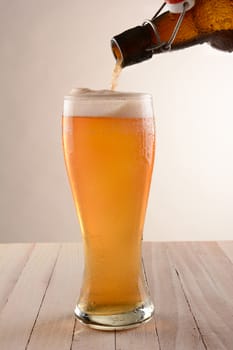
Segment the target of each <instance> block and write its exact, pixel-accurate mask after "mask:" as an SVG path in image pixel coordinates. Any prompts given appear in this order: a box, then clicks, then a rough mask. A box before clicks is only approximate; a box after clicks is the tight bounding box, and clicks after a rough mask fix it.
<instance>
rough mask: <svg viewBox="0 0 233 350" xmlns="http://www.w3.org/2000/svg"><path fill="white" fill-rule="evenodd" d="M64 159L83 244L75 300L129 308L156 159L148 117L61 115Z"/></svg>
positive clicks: (136, 290)
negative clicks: (81, 273) (81, 276)
mask: <svg viewBox="0 0 233 350" xmlns="http://www.w3.org/2000/svg"><path fill="white" fill-rule="evenodd" d="M63 145H64V154H65V161H66V166H67V171H68V175H69V179H70V182H71V188H72V192H73V197H74V201H75V205H76V208H77V212H78V216H79V220H80V223H81V228H82V234H83V240H84V244H85V272H84V279H83V287H82V291H81V296H80V300H79V307H80V308H81V309H82V310H84V311H85V312H91V313H92V314H93V313H96V314H111V313H117V312H118V311H119V312H122V311H124V310H125V311H127V310H130V309H133V308H135V306H137V305H138V304H140V302H141V301H142V300H143V298H146V297H145V295H146V291H145V290H144V286H143V283H142V271H141V239H142V231H143V225H144V218H145V211H146V206H147V200H148V193H149V187H150V182H151V174H152V168H153V162H154V147H155V132H154V122H153V118H124V117H117V118H114V117H63Z"/></svg>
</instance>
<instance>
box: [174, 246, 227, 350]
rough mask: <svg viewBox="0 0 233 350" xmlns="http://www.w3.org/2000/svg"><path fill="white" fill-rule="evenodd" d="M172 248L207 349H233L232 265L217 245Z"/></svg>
mask: <svg viewBox="0 0 233 350" xmlns="http://www.w3.org/2000/svg"><path fill="white" fill-rule="evenodd" d="M168 247H169V252H170V254H171V257H172V260H173V263H174V266H175V268H176V270H177V274H178V276H179V279H180V283H181V285H182V288H183V291H184V294H185V297H186V299H187V302H188V304H189V307H190V312H191V314H192V315H193V318H194V320H195V322H196V324H197V327H198V329H199V332H200V336H201V338H202V340H203V343H204V345H205V348H206V349H211V350H215V349H216V350H223V349H224V350H230V349H232V340H233V338H232V334H233V314H232V312H231V311H232V306H231V305H232V301H231V298H230V299H229V298H228V296H230V295H232V293H233V289H231V288H232V286H231V283H229V279H232V276H233V271H232V264H231V263H230V262H229V260H228V261H227V259H226V257H225V256H224V255H223V254H221V252H220V249H219V248H218V247H217V245H216V243H202V244H200V243H192V244H191V243H189V244H187V243H179V244H176V245H175V244H169V245H168ZM220 270H222V276H221V277H220V274H221V273H220ZM218 278H220V280H218ZM228 288H230V289H228Z"/></svg>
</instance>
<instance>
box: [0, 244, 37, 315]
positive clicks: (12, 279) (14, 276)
mask: <svg viewBox="0 0 233 350" xmlns="http://www.w3.org/2000/svg"><path fill="white" fill-rule="evenodd" d="M33 247H34V245H33V244H8V245H7V244H1V245H0V249H1V254H0V312H1V310H2V308H3V306H4V305H5V304H6V303H7V300H8V298H9V295H10V293H11V292H12V290H13V289H14V286H15V284H16V282H17V280H18V278H19V276H20V274H21V272H22V270H23V268H24V266H25V264H26V263H27V260H28V259H29V257H30V254H31V252H32V249H33Z"/></svg>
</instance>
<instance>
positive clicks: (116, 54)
mask: <svg viewBox="0 0 233 350" xmlns="http://www.w3.org/2000/svg"><path fill="white" fill-rule="evenodd" d="M111 48H112V53H113V55H114V57H115V59H116V61H117V62H119V64H120V65H121V67H124V56H123V53H122V51H121V48H120V45H119V44H118V42H117V40H116V39H115V38H112V39H111Z"/></svg>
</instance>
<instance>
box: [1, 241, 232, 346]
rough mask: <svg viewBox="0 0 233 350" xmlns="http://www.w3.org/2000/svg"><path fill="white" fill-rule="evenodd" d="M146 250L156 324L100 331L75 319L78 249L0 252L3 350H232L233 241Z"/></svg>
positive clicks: (25, 247) (30, 247) (34, 247)
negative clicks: (125, 329) (122, 329)
mask: <svg viewBox="0 0 233 350" xmlns="http://www.w3.org/2000/svg"><path fill="white" fill-rule="evenodd" d="M143 251H144V262H145V266H146V271H147V279H148V282H149V285H150V290H151V294H152V297H153V299H154V302H155V306H156V313H155V317H154V319H153V320H151V321H150V322H149V323H147V324H145V325H143V326H141V327H139V328H135V329H132V330H128V331H119V332H101V331H95V330H91V329H89V328H87V327H84V326H82V325H81V324H80V323H79V322H77V321H75V319H74V316H73V308H74V305H75V301H76V297H77V295H78V294H79V288H80V283H81V270H82V264H83V263H82V261H83V256H82V246H81V245H79V244H9V245H8V244H2V245H0V349H1V350H11V349H14V350H21V349H22V350H37V349H38V350H53V349H54V350H86V349H87V350H92V349H93V350H104V349H106V350H115V349H117V350H131V349H132V350H139V349H140V350H150V349H153V350H176V349H177V350H193V349H198V350H206V349H211V350H214V349H216V350H222V349H227V350H232V349H233V242H218V243H217V242H212V243H191V242H190V243H149V242H146V243H144V246H143Z"/></svg>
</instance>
